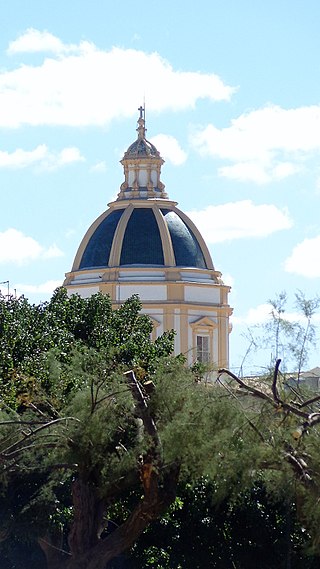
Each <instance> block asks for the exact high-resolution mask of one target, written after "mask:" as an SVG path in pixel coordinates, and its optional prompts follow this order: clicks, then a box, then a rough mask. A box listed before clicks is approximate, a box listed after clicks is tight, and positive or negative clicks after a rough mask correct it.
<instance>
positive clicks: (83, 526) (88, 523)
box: [68, 478, 105, 556]
mask: <svg viewBox="0 0 320 569" xmlns="http://www.w3.org/2000/svg"><path fill="white" fill-rule="evenodd" d="M72 501H73V507H74V519H73V524H72V527H71V530H70V533H69V536H68V543H69V547H70V552H71V554H72V555H75V556H77V555H79V554H82V553H85V552H86V551H88V550H89V549H90V548H91V547H93V546H94V545H96V544H97V543H98V541H99V538H100V535H101V532H102V530H103V516H104V513H105V507H104V503H103V502H102V500H100V499H99V498H98V497H97V491H96V488H95V486H94V485H93V484H90V483H88V482H84V481H83V480H82V479H81V478H78V479H77V480H75V481H74V482H73V484H72Z"/></svg>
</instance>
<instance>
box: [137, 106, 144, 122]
mask: <svg viewBox="0 0 320 569" xmlns="http://www.w3.org/2000/svg"><path fill="white" fill-rule="evenodd" d="M138 111H140V117H139V118H140V119H144V107H143V106H142V105H140V107H139V108H138Z"/></svg>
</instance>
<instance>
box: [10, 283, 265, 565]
mask: <svg viewBox="0 0 320 569" xmlns="http://www.w3.org/2000/svg"><path fill="white" fill-rule="evenodd" d="M15 302H17V304H14V303H15ZM139 309H140V303H139V301H138V299H137V298H133V299H131V300H129V301H128V302H126V303H125V304H124V305H123V306H122V307H121V308H120V309H119V310H118V311H112V310H111V305H110V300H109V299H107V298H106V297H103V296H101V295H97V296H94V297H91V298H90V299H86V300H83V299H80V298H79V297H71V298H70V299H69V298H68V297H67V296H66V294H65V292H64V291H63V290H59V291H57V292H56V293H55V295H54V296H53V298H52V300H51V301H50V302H49V303H48V304H45V305H42V306H40V307H33V306H30V305H28V303H27V302H26V301H25V299H20V300H18V301H15V300H14V299H10V300H9V302H8V304H6V305H2V306H1V310H2V312H1V314H2V323H3V326H2V331H3V333H2V338H1V349H2V353H3V354H5V355H6V360H5V361H6V362H7V363H6V365H5V366H3V369H2V378H1V398H2V416H1V425H0V427H1V437H2V441H1V442H2V450H1V452H0V458H1V461H2V464H3V466H4V473H3V496H4V500H9V502H10V496H8V495H7V494H6V489H9V488H12V489H14V487H16V485H17V484H18V485H19V487H20V498H19V500H18V501H17V500H15V498H13V502H10V504H9V505H10V507H8V508H7V511H8V512H10V511H11V512H12V515H11V516H9V517H10V519H9V520H8V519H4V520H3V522H2V529H3V532H2V535H3V538H5V537H7V536H8V535H13V534H17V533H18V532H19V527H20V528H21V527H22V531H23V532H24V533H26V532H30V533H31V534H32V536H33V538H37V539H38V542H39V544H40V547H41V549H42V551H43V552H44V554H45V556H46V560H47V567H48V568H49V569H53V568H54V569H55V568H58V567H59V569H63V568H66V569H75V568H76V569H104V568H105V566H106V564H107V563H108V562H110V561H111V560H112V559H114V558H115V557H116V556H117V555H119V553H121V552H123V551H125V550H127V549H128V548H129V547H130V546H132V544H133V543H134V542H135V541H136V540H137V539H138V537H139V536H140V534H141V533H142V532H143V531H144V529H145V528H146V527H148V525H149V524H150V523H151V522H152V521H153V520H155V519H157V518H159V516H161V515H162V514H163V513H164V512H165V511H166V510H167V508H168V507H169V506H170V504H172V503H173V502H174V500H175V497H176V491H177V485H178V482H179V481H182V480H184V479H186V480H187V479H188V480H190V479H191V480H192V479H196V478H198V477H199V476H208V477H209V478H212V479H213V478H215V477H216V476H220V477H221V485H220V486H221V487H220V490H219V492H220V494H221V496H223V495H224V494H225V493H228V492H229V491H230V487H232V486H234V487H237V486H238V484H239V477H240V478H241V479H242V483H243V484H245V483H246V482H245V481H246V480H247V482H248V483H249V481H250V476H249V477H248V476H247V474H246V470H245V469H240V468H238V469H237V470H236V472H237V474H236V475H235V472H234V466H235V463H236V462H238V464H240V462H241V461H240V456H241V454H243V456H244V457H245V456H246V455H247V454H248V453H249V452H251V451H252V449H253V447H254V444H253V441H249V440H248V444H247V443H246V442H245V443H243V445H242V446H241V448H240V447H239V443H238V437H237V436H234V434H233V433H234V432H235V430H237V429H238V428H239V425H238V418H239V417H238V414H237V412H236V410H235V408H234V406H233V405H232V404H229V403H228V402H227V401H226V400H225V398H224V396H223V397H222V396H221V393H220V390H213V389H211V388H209V387H208V386H204V385H201V384H199V383H198V382H196V381H195V379H194V376H193V375H192V374H191V373H190V372H188V370H186V368H185V367H184V366H183V365H182V363H181V361H180V359H179V358H174V357H170V356H169V354H170V353H171V351H172V347H173V346H172V340H173V334H170V333H168V334H165V335H164V336H162V337H161V338H159V339H158V340H156V342H151V340H150V332H151V329H152V325H151V322H150V320H149V319H148V318H147V317H146V316H143V315H140V314H139ZM14 330H17V334H15V333H14ZM23 338H26V345H25V343H24V340H23ZM34 338H36V340H34ZM8 387H9V388H10V389H9V395H8V391H7V388H8ZM240 428H241V427H240ZM230 434H231V436H230ZM8 437H10V440H11V442H10V443H9V442H8ZM226 448H228V449H229V455H228V459H227V460H226V459H225V457H224V455H225V452H226ZM246 461H247V458H246V459H245V461H244V464H246ZM231 463H232V467H231V466H230V465H231ZM227 464H229V468H227ZM31 485H32V487H33V491H32V493H31V495H30V487H31ZM124 492H130V493H132V496H134V497H135V499H134V500H133V502H132V504H131V507H130V510H129V511H128V512H127V516H126V517H124V518H123V520H122V523H120V525H119V526H118V527H117V528H116V529H114V531H112V532H111V531H110V523H109V521H108V520H109V517H110V515H112V511H113V508H114V507H115V505H116V504H117V503H118V500H119V499H120V498H121V496H123V493H124ZM31 520H32V523H30V521H31ZM28 522H29V523H28Z"/></svg>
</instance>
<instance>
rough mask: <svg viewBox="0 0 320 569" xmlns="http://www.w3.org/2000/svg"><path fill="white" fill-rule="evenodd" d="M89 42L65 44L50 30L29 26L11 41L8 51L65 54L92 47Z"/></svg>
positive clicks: (13, 52)
mask: <svg viewBox="0 0 320 569" xmlns="http://www.w3.org/2000/svg"><path fill="white" fill-rule="evenodd" d="M90 45H91V44H90V43H89V42H81V43H80V44H79V45H75V44H64V43H63V42H62V41H61V40H60V39H59V38H57V37H56V36H54V35H53V34H51V33H50V32H48V31H43V32H41V31H40V30H36V29H34V28H28V29H27V30H26V31H25V33H24V34H22V35H21V36H19V37H18V38H17V39H16V40H14V41H12V42H10V43H9V47H8V50H7V53H8V54H9V55H13V54H16V53H37V52H38V53H43V52H51V53H55V54H65V53H72V52H76V53H78V52H79V51H85V50H86V49H88V48H90Z"/></svg>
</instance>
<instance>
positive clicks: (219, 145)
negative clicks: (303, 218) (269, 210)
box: [191, 105, 320, 184]
mask: <svg viewBox="0 0 320 569" xmlns="http://www.w3.org/2000/svg"><path fill="white" fill-rule="evenodd" d="M191 144H192V145H193V147H194V148H195V149H196V150H197V151H198V152H199V153H200V154H202V155H209V156H213V157H216V158H220V159H222V160H228V161H230V162H233V164H231V165H230V166H223V167H221V168H220V169H219V174H220V175H221V176H225V177H229V178H233V179H237V180H250V181H253V182H256V183H261V184H263V183H267V182H270V181H272V180H279V179H282V178H286V177H288V176H290V175H292V174H295V173H296V172H299V171H300V170H301V169H302V168H303V167H304V162H305V161H306V160H307V159H308V158H309V157H311V156H313V155H314V154H315V153H317V154H318V153H319V152H320V105H312V106H309V107H300V108H296V109H282V108H281V107H278V106H274V105H270V106H267V107H264V108H262V109H257V110H253V111H250V112H248V113H245V114H242V115H241V116H240V117H238V118H236V119H234V120H232V121H231V124H230V126H229V127H227V128H222V129H218V128H216V127H215V126H214V125H213V124H209V125H207V126H206V127H205V128H202V129H198V130H197V131H196V132H195V133H193V135H192V137H191Z"/></svg>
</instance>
